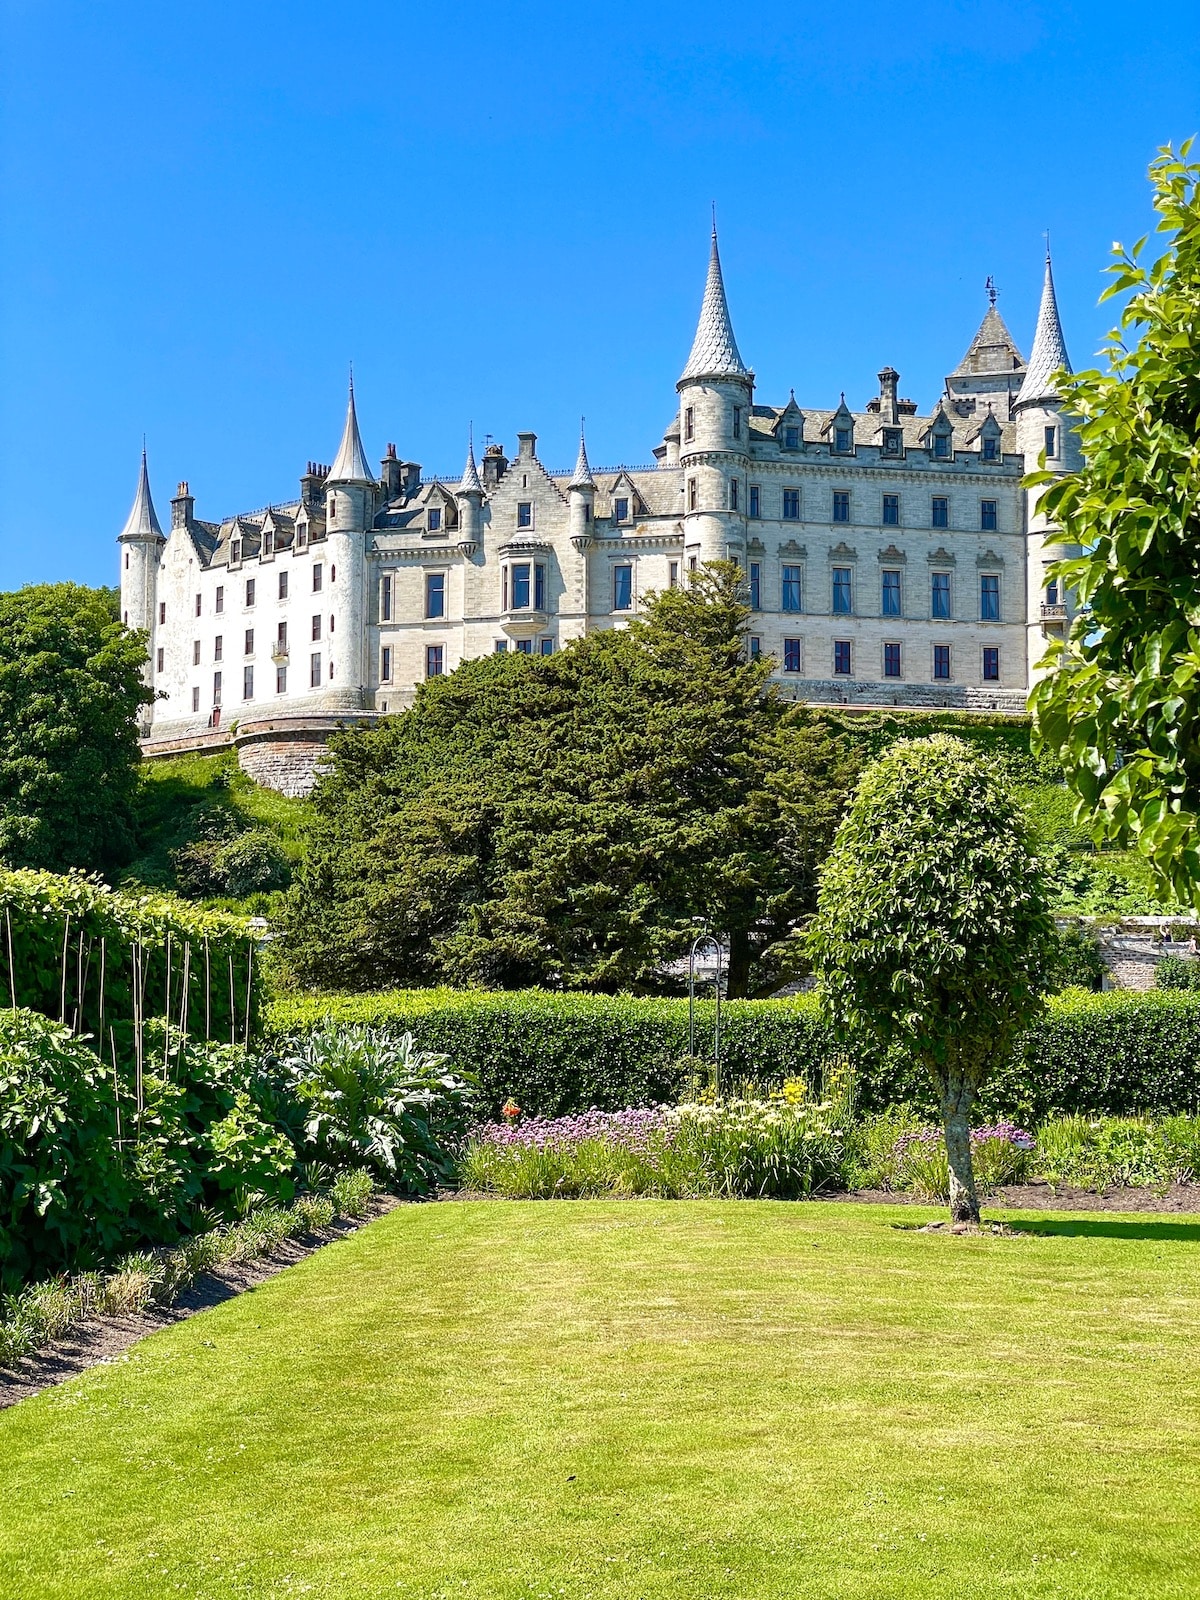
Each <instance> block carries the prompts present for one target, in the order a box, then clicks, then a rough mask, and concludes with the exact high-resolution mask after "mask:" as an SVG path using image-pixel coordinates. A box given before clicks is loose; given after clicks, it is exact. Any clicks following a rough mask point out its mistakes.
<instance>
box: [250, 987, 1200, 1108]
mask: <svg viewBox="0 0 1200 1600" xmlns="http://www.w3.org/2000/svg"><path fill="white" fill-rule="evenodd" d="M697 1015H698V1028H697V1031H698V1036H699V1042H700V1043H701V1044H702V1045H704V1046H707V1044H708V1043H709V1041H710V1040H711V1038H712V1005H711V1002H706V1003H704V1004H701V1005H698V1006H697ZM721 1019H722V1033H723V1045H722V1077H723V1080H724V1081H725V1082H726V1083H731V1082H736V1081H738V1080H739V1079H743V1078H744V1079H751V1080H753V1081H754V1082H756V1083H758V1084H760V1085H763V1086H765V1087H771V1086H773V1085H778V1084H781V1083H783V1082H784V1081H785V1080H786V1079H788V1078H803V1079H805V1080H806V1081H807V1083H808V1085H809V1088H810V1090H811V1092H812V1093H813V1094H814V1095H819V1094H820V1093H821V1090H822V1085H823V1083H824V1081H825V1078H826V1076H827V1074H828V1073H829V1072H830V1071H832V1070H833V1069H835V1068H836V1067H837V1065H838V1063H839V1061H840V1060H841V1053H840V1052H839V1051H838V1049H837V1047H836V1046H835V1044H834V1042H833V1040H832V1038H831V1036H830V1034H829V1031H828V1029H827V1027H826V1025H825V1024H824V1023H823V1022H822V1020H821V1016H820V1013H819V1011H818V1009H817V1006H816V1002H815V1000H814V999H813V998H812V997H811V996H809V995H798V996H796V997H794V998H793V999H789V1000H747V1001H731V1002H730V1003H729V1004H728V1005H725V1006H723V1007H722V1008H721ZM334 1022H353V1023H362V1024H369V1025H371V1026H372V1027H375V1028H378V1029H380V1030H381V1031H383V1032H385V1033H387V1034H389V1035H390V1036H392V1037H399V1036H400V1035H401V1034H403V1033H411V1034H412V1035H413V1038H414V1040H415V1041H416V1044H417V1045H418V1046H419V1047H420V1048H421V1049H424V1050H436V1051H439V1052H442V1053H444V1054H445V1055H446V1056H447V1057H448V1064H449V1066H450V1067H451V1068H453V1069H454V1070H456V1071H458V1072H469V1073H471V1074H473V1075H474V1076H475V1077H476V1078H477V1081H478V1085H479V1103H480V1106H481V1108H482V1109H483V1110H484V1111H485V1112H487V1113H489V1114H493V1113H497V1112H498V1111H499V1109H500V1107H501V1106H502V1105H503V1103H504V1101H505V1100H506V1099H507V1098H508V1096H509V1095H512V1096H514V1097H515V1099H516V1100H517V1102H518V1103H519V1104H520V1105H521V1106H522V1107H524V1109H525V1110H526V1111H527V1112H528V1113H529V1114H530V1115H540V1116H548V1117H556V1116H563V1115H567V1114H569V1113H572V1112H577V1111H582V1110H584V1109H586V1108H588V1107H590V1106H597V1107H599V1108H600V1109H601V1110H606V1111H618V1110H620V1109H621V1108H622V1107H624V1106H647V1105H659V1104H663V1103H665V1102H668V1101H672V1102H673V1101H675V1100H677V1099H678V1098H679V1097H680V1091H681V1089H682V1088H684V1087H685V1085H686V1083H687V1080H688V1079H689V1078H691V1077H692V1076H693V1075H694V1063H690V1062H688V1060H687V1059H686V1053H687V1048H688V1023H687V1002H686V1001H681V1000H632V999H628V998H625V997H614V998H609V997H602V996H583V995H553V994H547V993H544V992H542V991H540V990H523V991H512V992H507V993H499V994H489V993H486V992H484V991H481V990H467V991H456V990H448V989H413V990H392V991H390V992H388V993H384V994H368V995H305V996H299V997H288V998H286V999H276V1000H275V1001H273V1002H272V1003H271V1004H270V1006H269V1007H268V1008H267V1012H266V1016H265V1025H266V1028H267V1031H268V1034H271V1035H275V1036H281V1035H283V1034H298V1033H302V1032H304V1031H307V1030H311V1029H314V1028H319V1027H324V1026H325V1025H326V1024H329V1023H334ZM1198 1063H1200V994H1170V993H1161V992H1153V991H1152V992H1150V993H1148V994H1138V993H1132V992H1129V991H1125V990H1110V991H1109V992H1107V993H1105V994H1089V993H1085V992H1083V991H1082V990H1078V989H1072V990H1068V991H1066V992H1065V993H1063V994H1061V995H1056V996H1054V997H1053V998H1052V999H1051V1000H1050V1001H1049V1002H1048V1005H1047V1008H1046V1012H1045V1014H1044V1016H1043V1017H1042V1018H1041V1019H1040V1020H1039V1022H1038V1023H1037V1024H1036V1025H1035V1026H1034V1027H1033V1028H1032V1029H1031V1030H1030V1031H1029V1033H1028V1034H1026V1035H1025V1036H1024V1038H1023V1039H1022V1040H1021V1041H1020V1042H1019V1043H1018V1046H1017V1048H1016V1050H1015V1051H1014V1052H1013V1054H1012V1055H1011V1056H1010V1057H1009V1059H1008V1060H1007V1061H1006V1062H1005V1063H1004V1064H1003V1065H1002V1066H1001V1067H1000V1068H998V1069H997V1071H996V1073H995V1075H994V1077H993V1078H992V1079H991V1081H990V1082H989V1084H988V1086H987V1088H986V1089H985V1091H984V1093H983V1095H982V1096H981V1098H980V1106H981V1109H982V1112H983V1114H984V1115H985V1116H988V1117H998V1116H1008V1117H1012V1118H1014V1119H1015V1120H1016V1121H1019V1122H1022V1123H1024V1124H1025V1125H1027V1126H1028V1125H1030V1124H1031V1123H1032V1122H1039V1121H1041V1120H1043V1119H1045V1118H1047V1117H1052V1116H1061V1115H1069V1114H1072V1113H1076V1112H1079V1113H1083V1114H1085V1115H1089V1116H1102V1115H1111V1116H1119V1115H1128V1114H1131V1113H1135V1112H1139V1111H1146V1112H1152V1113H1154V1114H1155V1115H1167V1114H1170V1113H1173V1112H1194V1111H1198V1110H1200V1067H1198ZM853 1066H854V1072H855V1078H856V1093H857V1103H858V1105H859V1108H860V1109H861V1110H862V1111H863V1112H865V1113H871V1112H880V1111H883V1110H885V1109H886V1108H887V1107H889V1106H896V1105H911V1106H913V1107H914V1108H915V1109H916V1110H917V1111H918V1112H919V1113H920V1114H921V1117H922V1120H925V1121H927V1120H928V1116H927V1113H928V1112H930V1111H932V1110H934V1109H935V1108H934V1106H933V1097H932V1094H931V1091H930V1088H929V1085H928V1082H927V1080H926V1078H925V1077H924V1076H923V1075H922V1074H921V1073H920V1072H918V1071H916V1070H915V1069H914V1068H913V1067H912V1066H911V1065H909V1064H907V1063H905V1062H904V1061H903V1060H902V1059H901V1058H900V1057H898V1056H897V1055H896V1054H895V1053H894V1052H893V1053H891V1054H889V1055H887V1056H883V1057H879V1056H871V1057H869V1056H865V1055H859V1056H857V1057H856V1059H855V1061H854V1063H853Z"/></svg>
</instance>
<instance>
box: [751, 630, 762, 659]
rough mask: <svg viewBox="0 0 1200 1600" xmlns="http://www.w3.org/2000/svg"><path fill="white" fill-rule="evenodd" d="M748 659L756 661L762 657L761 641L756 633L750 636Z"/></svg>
mask: <svg viewBox="0 0 1200 1600" xmlns="http://www.w3.org/2000/svg"><path fill="white" fill-rule="evenodd" d="M749 642H750V659H751V661H757V660H758V659H759V657H760V656H761V655H762V640H761V639H760V638H759V636H758V635H757V634H756V633H752V634H751V635H750V641H749Z"/></svg>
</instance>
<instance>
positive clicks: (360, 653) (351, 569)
mask: <svg viewBox="0 0 1200 1600" xmlns="http://www.w3.org/2000/svg"><path fill="white" fill-rule="evenodd" d="M378 493H379V486H378V484H377V483H376V482H375V479H374V477H373V476H372V474H371V469H370V468H369V467H368V465H367V453H366V451H365V450H364V449H363V442H362V435H361V434H360V433H359V431H358V414H357V412H356V411H355V407H354V377H353V374H352V375H351V378H350V397H349V400H348V402H347V405H346V423H345V426H344V428H343V429H342V442H341V444H340V445H339V446H338V453H337V455H336V456H335V457H334V462H333V465H332V466H331V467H330V469H329V473H328V476H327V477H326V479H325V546H326V552H327V565H328V569H329V570H328V572H327V573H326V575H325V578H326V582H327V585H328V587H327V589H326V591H325V600H326V609H327V631H326V640H327V643H326V647H325V648H326V657H327V660H326V664H325V667H324V672H323V676H324V685H323V689H324V693H323V696H322V698H323V700H324V701H325V703H326V705H327V707H328V708H329V709H331V710H338V711H342V710H356V709H358V708H359V707H360V706H361V705H362V704H363V703H364V696H365V693H366V686H367V684H368V682H369V681H370V679H369V672H368V667H367V656H366V652H367V649H368V642H367V641H368V633H367V628H366V617H367V592H366V585H367V577H366V566H367V561H366V545H367V530H368V529H369V528H370V527H371V524H372V523H373V522H374V520H375V511H376V500H377V497H378ZM323 631H324V630H323Z"/></svg>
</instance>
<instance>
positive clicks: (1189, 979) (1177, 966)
mask: <svg viewBox="0 0 1200 1600" xmlns="http://www.w3.org/2000/svg"><path fill="white" fill-rule="evenodd" d="M1154 987H1155V988H1156V989H1200V961H1187V960H1185V959H1184V957H1183V956H1163V958H1162V959H1161V961H1159V962H1158V963H1157V965H1156V966H1155V968H1154Z"/></svg>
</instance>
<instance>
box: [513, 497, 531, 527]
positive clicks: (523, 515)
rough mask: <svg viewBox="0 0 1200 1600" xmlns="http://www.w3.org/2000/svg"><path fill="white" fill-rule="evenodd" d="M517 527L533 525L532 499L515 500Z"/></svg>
mask: <svg viewBox="0 0 1200 1600" xmlns="http://www.w3.org/2000/svg"><path fill="white" fill-rule="evenodd" d="M517 527H518V528H532V527H533V502H532V500H519V501H518V502H517Z"/></svg>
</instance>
